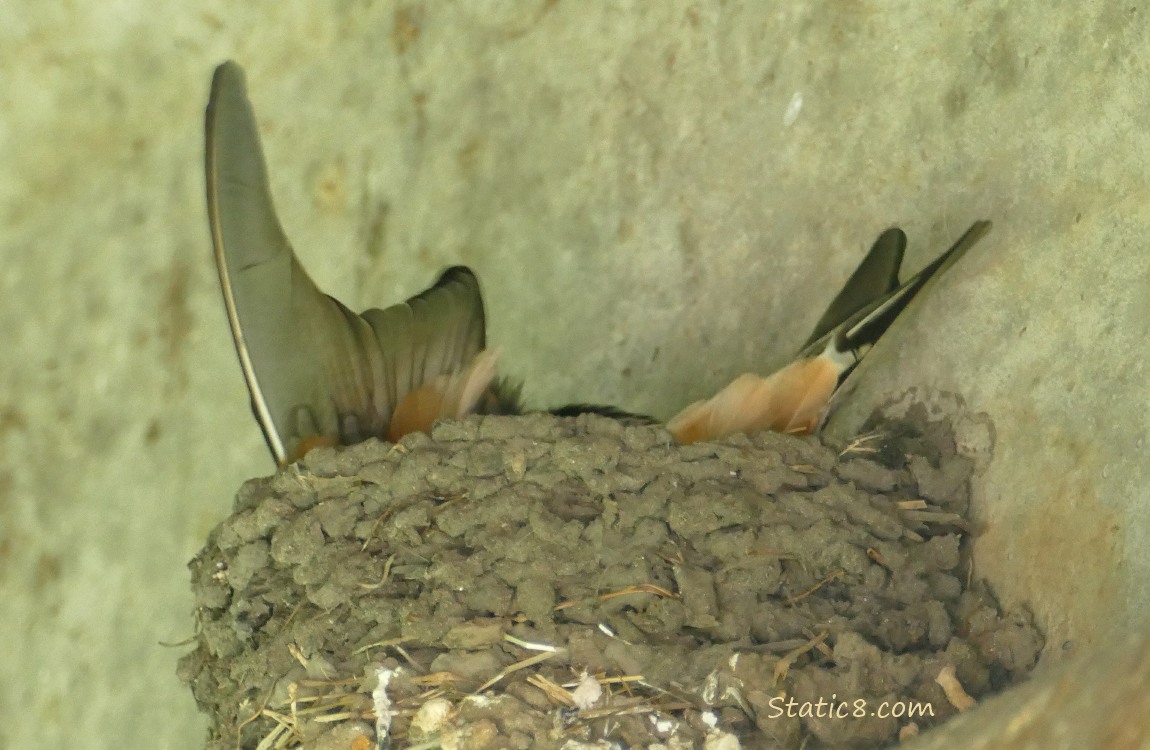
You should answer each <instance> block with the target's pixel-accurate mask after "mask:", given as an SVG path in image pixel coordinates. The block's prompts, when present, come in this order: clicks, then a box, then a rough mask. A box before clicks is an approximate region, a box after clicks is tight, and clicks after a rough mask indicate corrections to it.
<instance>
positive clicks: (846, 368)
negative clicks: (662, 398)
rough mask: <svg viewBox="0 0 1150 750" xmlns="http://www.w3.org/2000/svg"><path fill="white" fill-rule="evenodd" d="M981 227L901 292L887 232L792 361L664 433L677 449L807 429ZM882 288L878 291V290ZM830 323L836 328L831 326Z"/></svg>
mask: <svg viewBox="0 0 1150 750" xmlns="http://www.w3.org/2000/svg"><path fill="white" fill-rule="evenodd" d="M989 229H990V222H989V221H978V222H975V223H974V224H973V225H972V226H971V227H970V229H968V230H967V231H966V232H965V233H964V234H963V235H962V237H960V238H959V239H958V241H957V242H955V243H954V245H952V246H951V248H950V249H949V250H947V251H946V252H945V253H943V254H942V255H940V256H939V257H938V258H936V259H935V260H934V261H933V262H931V263H930V264H929V265H927V266H926V267H925V268H923V269H922V270H921V271H919V272H918V273H917V274H915V276H914V277H913V278H911V279H910V280H909V281H907V282H906V283H905V284H902V285H901V286H899V285H898V283H897V282H898V267H899V265H900V263H901V258H902V250H903V247H904V246H905V236H904V235H903V234H902V231H901V230H898V229H891V230H887V231H886V232H884V233H883V234H882V235H881V236H880V237H879V239H878V241H877V242H875V244H874V246H873V247H872V248H871V251H870V253H868V254H867V257H866V258H865V259H864V260H863V263H862V264H861V265H860V266H859V268H858V269H856V271H855V273H854V274H852V275H851V278H850V279H849V280H848V281H847V284H846V287H844V289H843V290H842V291H841V292H840V293H839V295H838V296H837V297H836V298H835V300H834V301H833V302H832V303H831V307H830V308H829V309H828V310H827V312H826V314H824V315H823V318H822V319H821V320H820V321H819V323H818V325H816V326H815V332H814V333H813V334H812V335H811V338H810V339H808V341H807V343H806V345H804V347H803V349H802V350H801V351H800V352H799V355H798V357H797V358H796V359H795V360H793V361H792V362H791V363H790V364H789V365H787V366H786V367H783V368H782V369H781V370H778V371H777V372H775V373H773V374H771V375H769V376H767V377H765V378H764V377H761V376H758V375H754V374H751V373H747V374H744V375H741V376H739V377H738V378H736V379H735V380H734V381H733V382H732V383H731V384H730V385H728V386H727V387H726V388H724V389H723V390H722V391H720V392H719V393H718V394H716V395H715V396H713V397H712V398H709V399H706V400H703V401H697V402H695V403H693V404H691V405H690V406H688V407H687V408H686V409H684V410H683V411H682V412H680V413H679V414H677V415H676V416H675V417H673V418H672V419H671V420H670V421H669V422H668V423H667V429H668V430H669V431H670V432H671V434H672V435H673V436H674V437H675V439H676V440H677V441H678V442H680V443H695V442H698V441H701V440H714V439H718V438H721V437H724V436H726V435H731V434H734V433H737V432H757V431H760V430H774V431H777V432H789V433H795V434H805V433H808V432H812V431H814V429H815V428H816V427H817V426H818V425H819V423H820V421H821V420H822V417H823V414H824V412H825V410H826V406H827V404H828V402H829V401H830V398H831V396H832V395H834V392H835V390H836V389H837V388H838V387H839V385H840V384H841V383H842V381H843V380H844V379H845V378H846V376H847V375H849V374H850V372H851V370H853V369H854V367H855V365H857V364H858V362H859V360H861V359H862V357H863V356H864V355H865V354H866V353H867V352H868V351H869V350H870V348H871V347H872V346H873V345H874V343H875V342H876V341H877V340H878V339H879V337H880V336H882V334H883V333H885V332H886V330H887V329H888V328H889V327H890V324H891V323H893V322H894V320H895V318H897V317H898V315H899V314H900V313H901V312H902V311H903V310H905V309H906V306H907V305H908V304H910V301H911V300H912V299H913V298H914V296H915V295H916V294H918V292H919V291H921V290H922V288H923V286H924V285H925V284H926V283H927V282H928V281H929V280H930V279H931V278H932V277H934V276H935V275H937V274H938V273H940V272H942V271H944V270H946V269H947V268H949V267H950V266H951V265H952V264H953V263H954V262H955V261H957V260H958V259H959V258H960V257H961V256H962V254H963V253H965V252H966V251H967V250H968V249H969V248H970V247H971V246H972V245H973V244H974V243H975V242H977V241H978V240H979V239H981V238H982V236H983V235H984V234H986V232H987V231H988V230H989ZM884 287H885V288H886V291H885V292H883V291H879V290H881V289H883V288H884ZM891 287H893V288H891ZM835 320H837V321H838V322H832V321H835Z"/></svg>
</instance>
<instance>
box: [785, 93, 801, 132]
mask: <svg viewBox="0 0 1150 750" xmlns="http://www.w3.org/2000/svg"><path fill="white" fill-rule="evenodd" d="M802 109H803V94H802V92H801V91H796V92H795V95H794V96H792V97H791V101H790V103H789V104H787V111H786V112H783V125H785V126H786V127H788V128H789V127H790V126H792V125H794V124H795V120H797V119H799V112H801V111H802Z"/></svg>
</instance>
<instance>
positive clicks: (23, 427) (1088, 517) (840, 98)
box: [0, 0, 1150, 748]
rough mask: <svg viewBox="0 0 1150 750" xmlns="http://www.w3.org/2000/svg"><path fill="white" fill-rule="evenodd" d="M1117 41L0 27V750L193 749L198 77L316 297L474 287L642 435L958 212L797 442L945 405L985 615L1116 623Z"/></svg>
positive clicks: (260, 11)
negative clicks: (237, 86) (645, 425)
mask: <svg viewBox="0 0 1150 750" xmlns="http://www.w3.org/2000/svg"><path fill="white" fill-rule="evenodd" d="M948 7H949V6H948ZM1147 12H1148V11H1147V10H1146V9H1145V8H1142V7H1141V6H1132V5H1131V4H1116V3H1088V4H1083V5H1082V6H1080V7H1076V8H1068V9H1066V10H1059V11H1057V12H1054V11H1051V10H1049V9H1048V5H1047V4H1042V3H1005V2H992V1H989V0H974V1H972V2H969V3H964V4H962V6H961V8H958V7H957V6H956V7H955V9H954V10H953V11H952V12H950V13H943V12H940V11H938V10H936V6H935V5H933V4H926V3H912V2H902V3H899V2H891V3H871V2H831V1H826V2H781V3H770V2H765V1H763V2H758V1H752V2H718V1H717V0H714V1H711V0H707V1H701V2H695V3H689V2H680V1H677V0H675V1H671V0H668V1H667V2H659V3H639V2H631V3H628V2H614V3H584V2H573V1H571V0H523V1H522V2H495V1H494V0H483V1H480V0H476V1H474V2H454V3H448V2H425V3H419V2H411V3H406V4H398V3H395V2H372V1H371V0H365V1H363V2H346V1H341V0H330V1H329V2H313V1H310V0H306V1H305V0H287V1H286V2H278V3H270V2H269V3H250V4H236V3H224V2H212V1H209V0H201V1H199V2H193V3H181V2H171V1H169V2H159V3H156V2H152V3H140V2H121V3H107V2H80V3H74V4H69V5H67V6H54V5H48V4H43V3H33V2H31V0H14V1H12V0H10V1H9V2H6V3H4V4H3V5H2V6H0V71H2V75H0V260H2V261H3V273H0V331H3V346H0V358H2V360H0V439H2V440H3V443H2V447H3V451H2V453H0V590H2V591H3V604H0V632H3V633H4V634H5V636H6V641H7V643H6V644H5V645H4V646H3V647H2V648H0V674H2V675H4V679H3V680H0V715H3V716H4V717H6V720H5V722H4V724H3V726H2V727H0V747H13V748H16V747H32V746H51V745H55V746H63V745H65V744H68V745H71V744H76V743H77V742H83V744H85V745H86V746H87V747H90V748H135V747H152V748H165V747H172V748H192V747H196V746H197V744H198V743H199V742H200V741H201V736H202V735H201V730H202V726H203V722H202V721H201V719H200V718H199V717H198V716H197V715H196V713H195V707H194V705H193V704H192V701H191V698H190V697H189V694H188V692H187V691H186V690H185V689H184V688H183V686H181V685H180V684H179V683H178V682H177V681H176V678H175V677H174V674H173V672H174V668H175V661H176V659H177V657H178V656H179V654H181V653H182V650H181V649H179V648H172V647H166V646H163V645H161V642H175V641H180V640H182V639H184V638H187V637H189V636H191V635H192V632H193V631H192V627H193V626H192V619H191V615H190V612H189V609H190V596H189V595H188V593H187V589H188V585H187V574H186V571H185V570H184V563H185V562H186V560H187V559H188V558H189V557H190V556H191V555H192V554H193V553H194V552H195V551H196V550H197V549H198V547H199V544H200V541H201V540H202V538H203V537H204V535H205V534H206V532H207V531H208V529H209V528H211V526H212V525H213V524H214V523H215V522H216V521H218V520H219V519H220V518H221V517H222V516H223V515H224V514H226V513H227V512H228V509H229V507H230V502H231V496H232V494H233V492H234V490H235V489H236V487H237V486H238V485H239V483H240V482H241V481H242V480H243V479H244V478H246V477H249V476H252V475H255V474H259V473H266V472H268V471H270V469H271V462H270V460H269V458H268V457H267V455H266V452H265V449H264V446H263V443H262V440H261V438H260V435H259V431H258V429H257V428H256V425H255V423H254V421H253V420H252V419H251V417H250V415H249V412H248V406H247V395H246V392H245V390H244V386H243V383H242V380H241V377H240V374H239V369H238V366H237V364H236V362H235V356H234V352H233V349H232V344H231V341H230V339H229V335H228V331H227V326H226V323H225V320H224V315H223V306H222V304H221V301H220V297H219V291H218V288H217V282H216V278H215V271H214V269H213V267H212V261H211V254H210V247H209V241H208V235H207V228H206V220H205V216H204V205H203V196H202V193H203V179H202V169H201V163H202V146H203V143H202V132H201V129H202V109H203V105H204V103H205V102H206V97H207V87H208V82H209V79H210V75H211V71H212V68H213V66H214V65H215V64H216V63H218V62H219V61H220V60H222V59H224V58H228V57H233V58H235V59H237V60H238V61H240V62H241V63H242V64H244V65H245V67H246V68H247V70H248V75H249V85H250V87H251V91H252V97H253V99H254V102H255V105H256V107H257V111H258V114H259V118H260V123H261V127H262V129H263V132H264V143H265V148H266V150H267V153H268V158H269V162H270V165H271V170H272V178H273V188H274V190H275V192H276V195H277V203H278V205H279V208H280V212H281V216H282V217H283V218H284V221H285V223H286V225H287V230H288V232H289V234H290V235H291V236H292V238H293V240H294V241H295V244H296V246H297V248H298V251H299V254H300V255H301V257H302V258H303V261H304V263H305V264H306V265H307V267H308V268H309V270H310V271H311V272H312V274H313V276H314V277H315V278H316V279H317V281H318V282H319V283H320V284H321V286H323V287H324V288H326V289H328V290H329V291H331V292H332V293H334V294H335V295H336V296H338V297H340V298H341V299H343V300H345V301H346V302H348V303H349V304H351V305H352V306H365V305H378V304H384V303H389V302H392V301H395V300H397V299H399V298H402V297H404V296H407V295H410V294H412V293H414V292H416V291H418V290H420V289H421V288H422V287H423V286H424V285H426V284H427V283H428V282H429V281H430V280H431V279H432V278H433V277H434V275H435V272H436V271H437V270H439V269H440V268H441V267H442V266H445V265H447V264H450V263H458V262H463V263H467V264H470V265H472V266H473V267H474V268H475V269H476V270H477V272H478V273H479V275H480V278H481V279H482V280H483V283H484V285H485V290H486V294H487V298H488V306H489V315H490V323H491V325H490V339H491V341H492V342H493V343H494V344H495V345H497V346H498V347H499V348H500V349H501V351H502V362H503V364H504V367H503V369H504V371H505V372H508V373H510V374H515V375H520V376H522V377H524V378H525V379H526V381H527V391H526V392H527V395H528V396H529V398H530V399H531V400H532V401H533V402H535V403H537V404H541V405H546V404H556V403H562V402H566V401H570V400H592V401H604V402H614V403H617V404H619V405H621V406H624V407H626V408H630V409H634V410H638V411H647V412H651V413H654V414H657V415H659V416H667V415H669V414H670V413H672V412H673V411H674V410H675V409H676V408H677V407H679V406H681V405H682V404H683V403H685V402H686V401H687V400H690V399H694V398H699V397H702V396H704V395H707V394H709V393H711V392H713V391H714V390H715V389H716V388H717V387H719V386H721V385H722V384H724V383H725V382H726V381H727V380H729V379H730V378H731V377H733V376H735V375H737V374H738V373H740V372H742V371H744V370H748V369H754V370H761V371H764V372H765V371H769V370H770V369H773V368H774V367H776V366H778V365H780V364H782V363H783V362H785V361H786V359H787V357H788V355H789V354H790V353H791V352H792V351H793V350H794V348H795V347H797V345H798V344H799V343H800V342H801V341H802V339H803V338H805V336H806V333H807V331H808V329H809V328H810V327H811V326H812V325H813V323H814V321H815V320H816V319H817V318H818V316H819V315H820V314H821V311H822V307H823V306H824V305H825V304H826V302H827V301H828V300H829V298H830V296H831V295H832V294H833V292H834V291H835V289H836V288H837V286H838V285H839V284H841V283H842V281H843V280H845V278H846V277H847V275H848V274H849V273H850V271H851V270H852V268H853V266H854V264H855V263H856V262H857V261H858V259H859V258H860V257H861V255H862V253H863V252H864V251H865V249H866V248H867V247H868V246H869V243H870V242H871V241H872V240H873V239H874V237H875V236H876V235H877V233H878V232H879V231H881V230H882V229H884V228H885V227H887V226H889V225H891V224H894V223H897V224H900V225H901V226H903V227H904V228H905V229H906V230H907V232H908V234H909V235H910V237H911V247H910V250H909V251H908V258H907V266H908V268H911V269H913V268H916V267H918V266H920V265H922V264H923V263H925V262H926V261H927V260H929V259H930V258H931V257H933V255H934V254H935V253H936V252H938V251H940V250H942V249H943V248H944V247H945V246H946V245H947V244H948V243H949V242H950V241H951V240H952V239H953V238H955V237H957V236H958V234H959V233H961V231H962V230H963V229H965V227H966V226H967V225H968V224H969V223H970V222H971V221H972V220H974V219H977V218H990V219H993V220H994V221H995V228H994V230H993V232H992V233H991V235H990V236H988V237H987V238H986V239H985V240H984V241H983V242H982V243H981V244H980V245H979V246H977V247H976V248H975V249H974V250H973V251H972V252H971V253H970V254H969V255H968V256H967V257H966V258H965V259H964V260H963V262H962V263H961V264H960V265H959V266H958V267H956V268H955V269H953V271H952V272H951V273H950V274H948V276H947V277H946V278H945V279H943V280H941V281H940V282H939V283H938V284H935V285H933V288H932V289H931V290H930V296H929V297H928V298H926V299H924V300H923V301H922V304H921V305H917V306H916V309H915V310H914V311H913V312H912V313H911V314H910V315H909V316H908V319H906V320H904V321H902V322H901V323H900V324H899V325H898V326H897V327H896V328H895V329H894V330H893V331H892V332H891V335H890V336H889V337H888V339H886V340H885V341H884V343H883V344H882V345H881V346H880V347H879V348H878V349H877V350H876V351H875V352H874V354H873V356H872V358H871V359H870V360H869V364H868V365H867V366H866V367H865V368H864V369H862V370H860V372H859V374H858V378H857V381H856V389H857V390H856V395H855V396H854V397H853V400H851V401H850V402H849V403H847V404H845V405H844V407H843V410H842V411H840V413H839V414H837V415H836V421H835V422H834V423H832V427H833V428H834V429H836V430H842V431H849V429H850V428H851V426H852V420H853V423H854V424H855V425H857V423H858V421H859V420H860V419H861V416H860V415H863V414H865V413H867V412H869V411H870V409H871V408H872V407H873V406H874V405H876V404H880V403H882V402H884V401H885V400H887V399H889V398H890V397H891V395H892V394H897V393H899V392H901V391H902V390H904V389H905V388H906V387H909V386H921V387H923V388H926V389H938V390H943V391H949V392H954V393H957V394H960V395H961V396H962V397H963V398H964V399H965V404H966V406H965V408H966V409H968V410H970V411H971V412H972V413H979V412H985V413H987V414H988V415H989V417H990V420H991V421H992V422H993V424H994V426H995V447H994V454H993V457H992V458H990V459H989V460H988V461H987V464H986V468H985V473H984V475H983V480H982V482H981V487H980V488H979V489H978V490H977V491H978V492H980V493H981V495H980V497H981V502H982V512H983V514H984V516H985V518H986V519H987V521H988V530H987V539H989V540H991V542H992V543H991V544H987V545H985V548H986V549H988V550H992V552H990V553H988V554H985V555H983V559H982V560H981V561H980V566H984V567H985V570H986V572H988V573H990V574H991V575H992V576H997V579H996V580H997V582H998V583H999V585H1000V587H1001V590H1002V592H1003V595H1004V596H1005V597H1007V598H1008V599H1011V600H1016V601H1017V600H1036V601H1037V604H1036V606H1037V608H1038V609H1039V610H1040V615H1041V618H1042V619H1043V620H1044V621H1045V622H1046V623H1047V625H1048V627H1050V628H1051V629H1052V631H1051V632H1052V633H1053V634H1054V636H1055V637H1057V638H1066V639H1071V640H1074V639H1077V640H1076V641H1075V642H1086V641H1089V640H1090V639H1091V638H1093V637H1095V634H1096V633H1097V632H1098V626H1099V623H1103V622H1110V621H1121V620H1123V619H1125V618H1127V617H1128V616H1130V615H1131V613H1134V612H1137V611H1146V610H1147V608H1148V607H1147V599H1146V596H1147V595H1146V593H1145V588H1144V587H1142V586H1141V582H1143V581H1145V580H1147V575H1148V574H1150V559H1148V557H1147V554H1146V552H1145V550H1146V549H1147V541H1148V540H1147V535H1148V533H1150V532H1148V531H1147V529H1148V528H1150V522H1148V519H1147V514H1148V513H1150V511H1147V510H1144V509H1146V508H1150V505H1148V504H1147V501H1146V498H1145V497H1144V496H1145V495H1146V494H1147V491H1146V490H1145V487H1146V484H1147V483H1146V479H1147V476H1146V473H1147V468H1146V464H1145V462H1144V461H1143V460H1142V458H1143V454H1144V450H1145V449H1144V440H1145V437H1146V431H1147V424H1148V423H1150V420H1148V404H1147V399H1146V393H1145V388H1144V385H1143V383H1144V382H1145V379H1146V375H1147V368H1148V366H1147V362H1146V350H1147V344H1146V343H1145V342H1146V340H1147V333H1148V328H1150V294H1148V293H1147V289H1146V279H1147V275H1148V272H1150V256H1148V254H1147V252H1146V249H1145V243H1146V242H1147V241H1146V240H1145V239H1144V238H1145V237H1146V236H1147V230H1148V229H1150V212H1148V210H1147V208H1146V205H1145V201H1144V199H1145V197H1146V195H1147V178H1146V174H1147V169H1146V167H1147V154H1148V153H1150V135H1148V128H1147V124H1148V122H1150V116H1148V114H1147V112H1150V109H1148V108H1147V86H1148V85H1150V84H1148V83H1147V81H1148V80H1150V75H1148V73H1150V70H1148V69H1147V68H1148V64H1147V59H1148V56H1147V53H1148V52H1150V43H1148V42H1147V41H1146V39H1147V37H1146V35H1145V28H1146V21H1147V19H1146V17H1145V16H1146V13H1147ZM800 102H801V106H800ZM980 554H982V553H980ZM1019 571H1022V572H1019ZM1091 607H1098V608H1100V609H1091Z"/></svg>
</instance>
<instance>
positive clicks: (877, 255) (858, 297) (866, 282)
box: [803, 227, 906, 349]
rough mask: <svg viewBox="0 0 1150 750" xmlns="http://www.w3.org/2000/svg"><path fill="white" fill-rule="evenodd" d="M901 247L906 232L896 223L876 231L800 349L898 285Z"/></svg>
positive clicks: (904, 245)
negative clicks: (873, 237) (871, 243)
mask: <svg viewBox="0 0 1150 750" xmlns="http://www.w3.org/2000/svg"><path fill="white" fill-rule="evenodd" d="M905 250H906V233H905V232H903V231H902V230H901V229H899V228H898V227H892V228H890V229H888V230H886V231H885V232H883V233H882V234H881V235H879V238H878V239H877V240H875V243H874V245H872V246H871V249H870V252H868V253H867V255H866V257H865V258H863V261H862V263H859V265H858V268H856V269H855V270H854V273H852V274H851V277H850V278H849V279H847V283H846V284H844V285H843V288H842V291H840V292H839V293H838V296H837V297H835V298H834V301H833V302H831V304H830V306H829V307H827V310H826V312H825V313H823V317H822V318H820V319H819V322H818V323H817V324H816V325H815V330H814V331H812V332H811V335H810V338H808V339H807V340H806V342H805V343H804V344H803V349H806V348H807V347H808V346H810V345H811V344H812V343H814V342H815V341H818V340H819V339H821V338H822V337H823V336H826V335H827V334H828V333H830V332H831V331H833V330H834V329H835V328H837V327H838V326H840V325H841V324H842V323H843V322H844V321H846V320H848V319H849V318H850V317H851V316H852V315H854V314H855V313H857V312H858V311H859V310H862V309H863V308H865V307H867V306H868V305H872V304H874V303H875V302H876V301H877V300H880V299H882V298H883V297H885V296H887V295H888V294H890V293H891V292H893V291H894V290H895V289H898V270H899V267H900V266H901V265H902V256H903V252H904V251H905Z"/></svg>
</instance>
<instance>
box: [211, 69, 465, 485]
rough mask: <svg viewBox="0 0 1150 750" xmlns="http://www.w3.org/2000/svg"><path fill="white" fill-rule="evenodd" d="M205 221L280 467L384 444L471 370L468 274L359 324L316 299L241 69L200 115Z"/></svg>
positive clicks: (220, 84)
mask: <svg viewBox="0 0 1150 750" xmlns="http://www.w3.org/2000/svg"><path fill="white" fill-rule="evenodd" d="M206 173H207V198H208V216H209V221H210V224H211V232H212V242H213V245H214V247H215V256H216V265H217V268H218V270H219V274H220V283H221V286H222V287H223V293H224V303H225V305H226V307H227V312H228V320H229V323H230V325H231V329H232V336H233V338H234V339H235V344H236V352H237V353H238V354H239V358H240V365H241V367H242V369H243V372H244V378H245V380H246V381H247V384H248V390H249V391H250V393H251V397H252V407H253V411H254V412H255V414H256V418H257V420H258V421H259V423H260V427H261V428H262V429H263V431H264V436H265V438H266V439H267V442H268V447H269V448H270V450H271V452H272V456H273V457H274V458H275V460H276V462H277V463H279V464H280V465H283V464H286V463H288V462H290V461H292V460H295V459H296V458H299V457H300V455H302V452H303V451H305V450H306V448H307V447H308V446H309V445H311V444H314V443H316V442H319V443H328V444H341V443H342V444H347V443H354V442H358V441H360V440H364V439H366V438H368V437H372V436H376V437H384V436H386V435H387V433H388V427H389V425H390V422H391V417H392V413H393V412H394V410H395V407H396V406H397V404H399V402H400V401H401V400H402V399H403V397H404V396H405V395H407V394H408V393H410V392H411V391H412V390H415V389H417V388H419V387H421V386H423V385H424V384H426V383H428V382H430V381H431V380H432V379H434V378H437V377H438V376H441V375H454V374H457V373H459V372H461V371H463V370H465V369H466V368H467V366H468V365H469V363H470V362H471V361H472V360H473V359H474V358H475V356H476V354H478V353H479V352H480V351H481V350H482V349H483V347H484V314H483V300H482V297H481V295H480V291H479V284H478V281H477V280H476V279H475V276H474V274H472V273H471V271H470V270H468V269H466V268H463V267H455V268H451V269H448V270H447V271H446V272H445V273H444V274H443V275H442V276H441V277H440V278H439V280H438V281H437V282H436V283H435V285H433V286H432V287H431V288H430V289H428V290H427V291H425V292H423V293H422V294H419V295H417V296H415V297H413V298H411V299H410V300H408V301H407V302H406V303H402V304H398V305H393V306H392V307H389V308H387V309H385V310H368V311H366V312H365V313H364V314H363V315H362V316H361V315H357V314H355V313H354V312H352V311H351V310H349V309H348V308H347V307H345V306H344V305H342V304H341V303H340V302H339V301H337V300H335V299H333V298H332V297H329V296H328V295H326V294H324V293H323V292H321V291H320V290H319V288H318V287H316V285H315V284H314V283H313V282H312V280H311V279H310V278H309V277H308V275H307V273H306V272H305V271H304V269H303V267H302V266H301V265H300V263H299V261H298V260H297V258H296V256H295V253H294V252H293V251H292V248H291V243H290V242H289V241H288V239H287V236H286V235H285V233H284V231H283V228H282V226H281V224H280V221H279V219H278V217H277V216H276V212H275V207H274V205H273V203H272V196H271V190H270V188H269V186H268V175H267V165H266V164H265V162H264V157H263V154H262V151H261V148H260V142H259V132H258V130H257V127H256V121H255V114H254V112H253V111H252V107H251V103H250V102H249V101H248V97H247V90H246V83H245V80H244V73H243V70H242V69H241V68H240V66H239V65H237V64H236V63H234V62H227V63H224V64H223V65H221V66H219V68H217V69H216V72H215V76H214V77H213V79H212V92H211V99H210V101H209V104H208V109H207V116H206Z"/></svg>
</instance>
